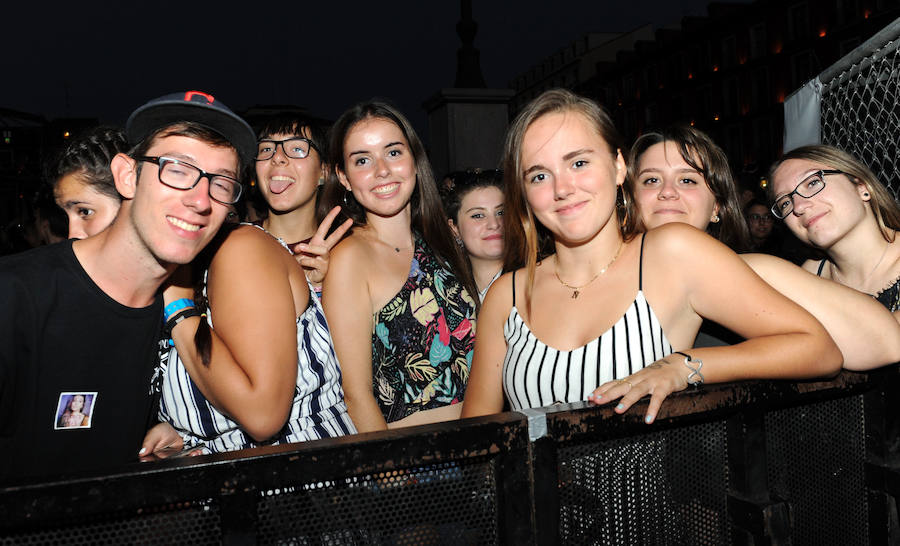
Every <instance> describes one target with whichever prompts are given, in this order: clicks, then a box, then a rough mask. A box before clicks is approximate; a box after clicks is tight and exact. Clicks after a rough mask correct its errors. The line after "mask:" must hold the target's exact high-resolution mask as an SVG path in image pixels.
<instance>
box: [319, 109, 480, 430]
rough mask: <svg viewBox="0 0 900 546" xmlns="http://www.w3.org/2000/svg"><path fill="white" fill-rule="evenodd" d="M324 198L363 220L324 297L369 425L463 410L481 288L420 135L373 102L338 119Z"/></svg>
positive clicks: (349, 384) (340, 249) (349, 383)
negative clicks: (452, 224)
mask: <svg viewBox="0 0 900 546" xmlns="http://www.w3.org/2000/svg"><path fill="white" fill-rule="evenodd" d="M329 165H330V168H331V172H330V174H329V177H328V180H327V182H326V184H325V193H324V195H323V206H324V208H326V209H327V208H329V207H333V206H335V205H340V206H341V207H342V213H344V214H346V215H347V216H349V217H350V218H352V219H353V229H352V231H351V233H350V235H349V236H347V237H346V238H345V239H344V240H343V241H341V242H340V243H339V244H338V245H337V246H336V247H335V248H334V251H333V253H332V257H331V266H330V269H329V272H328V275H327V276H326V277H325V285H324V289H323V292H322V301H323V303H324V305H325V312H326V315H327V316H328V323H329V325H331V332H332V336H333V337H334V344H335V348H336V349H337V354H338V357H339V358H340V361H341V371H342V373H343V379H344V393H345V396H346V400H347V407H348V408H349V411H350V415H351V417H352V418H353V422H354V423H355V424H356V427H357V428H358V429H359V430H360V431H369V430H380V429H385V428H387V427H397V426H407V425H412V424H419V423H426V422H435V421H442V420H449V419H455V418H457V417H459V409H460V406H461V402H462V400H463V397H464V395H465V390H466V381H467V379H468V376H469V366H470V363H471V358H472V348H473V345H474V339H475V312H476V308H477V302H476V298H477V290H476V289H475V285H474V283H473V282H472V280H471V276H470V274H469V271H468V268H467V267H466V263H465V258H464V257H463V255H462V253H461V252H460V249H459V247H458V246H457V245H456V244H455V243H454V240H453V235H452V234H451V232H450V226H449V224H448V223H447V217H446V216H445V215H444V212H443V210H442V207H441V201H440V197H439V195H438V189H437V185H436V184H435V180H434V176H433V175H432V172H431V167H430V165H429V164H428V159H427V157H426V155H425V149H424V147H423V146H422V143H421V141H420V140H419V137H418V136H417V135H416V133H415V131H414V130H413V129H412V127H411V126H410V124H409V122H408V121H407V119H406V118H405V117H404V116H403V115H402V114H401V113H400V112H398V111H397V110H396V109H394V108H393V107H391V106H389V105H387V104H384V103H381V102H367V103H362V104H358V105H356V106H354V107H353V108H351V109H350V110H348V111H346V112H344V114H343V115H341V117H340V118H339V119H338V120H337V121H336V122H335V124H334V126H333V127H332V130H331V160H330V161H329Z"/></svg>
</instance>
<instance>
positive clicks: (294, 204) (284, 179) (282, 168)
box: [256, 128, 323, 212]
mask: <svg viewBox="0 0 900 546" xmlns="http://www.w3.org/2000/svg"><path fill="white" fill-rule="evenodd" d="M298 137H299V138H310V135H309V134H308V132H307V131H306V129H305V128H304V129H303V130H302V131H301V134H286V133H275V134H272V135H268V136H266V139H267V140H274V141H281V140H286V139H289V138H298ZM283 145H284V146H286V145H287V143H284V144H283ZM322 176H323V173H322V158H321V157H320V156H319V152H317V151H316V150H315V148H312V147H310V149H309V155H307V156H306V157H304V158H302V159H296V158H291V157H288V156H286V155H285V153H284V149H283V147H282V145H278V146H276V149H275V155H273V156H272V158H271V159H267V160H265V161H257V162H256V182H257V184H258V185H259V190H260V192H261V193H262V195H263V197H264V198H265V200H266V203H268V204H269V208H271V209H272V210H274V211H277V212H290V211H293V210H296V209H299V208H302V207H304V206H310V205H313V206H314V204H315V199H316V190H317V188H318V185H319V178H320V177H322Z"/></svg>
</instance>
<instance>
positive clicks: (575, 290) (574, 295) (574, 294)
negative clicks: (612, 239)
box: [553, 241, 625, 300]
mask: <svg viewBox="0 0 900 546" xmlns="http://www.w3.org/2000/svg"><path fill="white" fill-rule="evenodd" d="M624 244H625V242H624V241H620V242H619V248H618V249H617V250H616V255H615V256H613V258H612V260H610V261H609V263H608V264H606V266H605V267H604V268H603V269H601V270H600V272H599V273H597V274H596V275H594V277H593V278H592V279H591V280H589V281H588V282H586V283H584V284H582V285H581V286H572V285H570V284H566V282H565V281H564V280H562V279H561V278H559V272H558V271H555V270H554V271H553V274H554V275H556V280H558V281H559V284H561V285H563V286H565V287H566V288H569V289H571V290H572V299H573V300H575V299H578V295H579V294H581V291H582V290H583V289H584V288H587V286H588V285H590V284H591V283H592V282H594V281H596V280H597V279H598V278H599V277H600V275H602V274H604V273H606V270H607V269H609V268H610V267H611V266H612V264H614V263H616V260H617V259H618V258H619V253H620V252H622V247H623V246H624ZM556 265H557V267H558V266H559V261H557V262H556Z"/></svg>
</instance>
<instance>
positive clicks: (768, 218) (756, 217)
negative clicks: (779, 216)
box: [747, 213, 775, 222]
mask: <svg viewBox="0 0 900 546" xmlns="http://www.w3.org/2000/svg"><path fill="white" fill-rule="evenodd" d="M747 219H749V220H750V221H751V222H774V221H775V218H774V217H773V216H772V215H771V214H756V213H754V214H751V215H749V216H747Z"/></svg>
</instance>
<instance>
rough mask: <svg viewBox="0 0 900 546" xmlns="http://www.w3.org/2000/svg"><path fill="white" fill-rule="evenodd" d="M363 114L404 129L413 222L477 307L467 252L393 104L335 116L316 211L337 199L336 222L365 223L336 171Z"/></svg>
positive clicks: (408, 128)
mask: <svg viewBox="0 0 900 546" xmlns="http://www.w3.org/2000/svg"><path fill="white" fill-rule="evenodd" d="M367 119H383V120H385V121H389V122H391V123H393V124H394V125H396V126H397V127H398V128H399V129H400V131H401V132H402V133H403V137H404V138H405V139H406V142H407V143H409V149H410V151H411V152H412V155H413V161H414V162H415V165H416V185H415V188H414V189H413V192H412V196H411V197H410V200H409V203H410V211H411V222H410V223H411V224H412V228H413V229H414V230H416V231H418V232H419V233H420V234H421V235H422V238H423V239H424V240H425V242H426V243H427V244H428V246H429V247H430V248H431V250H432V251H433V252H434V254H435V256H436V257H437V259H438V261H439V262H440V263H441V265H443V266H444V267H446V268H447V269H449V270H450V271H451V272H453V274H454V275H456V278H457V279H459V281H460V282H461V283H462V285H463V286H464V287H465V289H466V291H467V292H468V293H469V296H471V297H472V300H473V301H474V302H475V303H476V307H477V308H479V309H480V303H479V301H478V289H477V288H476V285H475V280H474V279H473V277H472V274H471V273H470V271H469V267H468V262H467V260H466V257H465V256H463V253H462V252H461V250H460V248H459V247H458V246H457V245H456V243H455V242H454V241H455V240H454V237H453V233H452V232H451V231H450V225H449V224H448V223H447V216H446V215H445V214H444V207H443V205H442V203H441V197H440V194H439V193H438V188H437V184H436V183H435V180H434V174H433V172H432V170H431V163H429V161H428V156H427V155H426V154H425V146H423V145H422V141H421V140H420V139H419V136H418V135H417V134H416V131H415V130H414V129H413V128H412V125H411V124H410V123H409V120H407V119H406V117H405V116H404V115H403V114H401V113H400V111H398V110H397V109H396V108H394V107H393V106H391V105H389V104H387V103H384V102H379V101H369V102H363V103H359V104H357V105H355V106H353V107H352V108H350V109H349V110H347V111H346V112H344V113H343V114H341V117H340V118H338V120H337V121H336V122H334V125H333V126H332V127H331V134H330V138H329V147H328V149H329V160H328V178H327V180H326V181H325V188H324V190H323V192H322V198H321V199H320V200H319V209H320V210H319V214H320V215H321V214H322V213H323V212H327V211H329V210H331V209H332V208H334V207H335V206H337V205H340V206H341V216H340V217H339V218H338V219H337V220H335V222H334V225H335V226H338V225H340V224H341V222H343V221H344V220H345V219H346V218H351V219H353V226H354V227H358V226H364V225H366V211H365V209H364V208H363V207H362V205H360V204H359V203H358V202H357V201H356V199H355V198H354V197H353V193H352V192H350V191H347V190H346V189H345V188H344V187H343V186H342V185H341V183H340V181H339V179H338V171H341V172H346V171H345V166H344V141H345V139H346V138H347V135H348V134H349V133H350V131H351V130H352V129H353V128H354V127H356V125H357V124H358V123H360V122H361V121H364V120H367Z"/></svg>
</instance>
